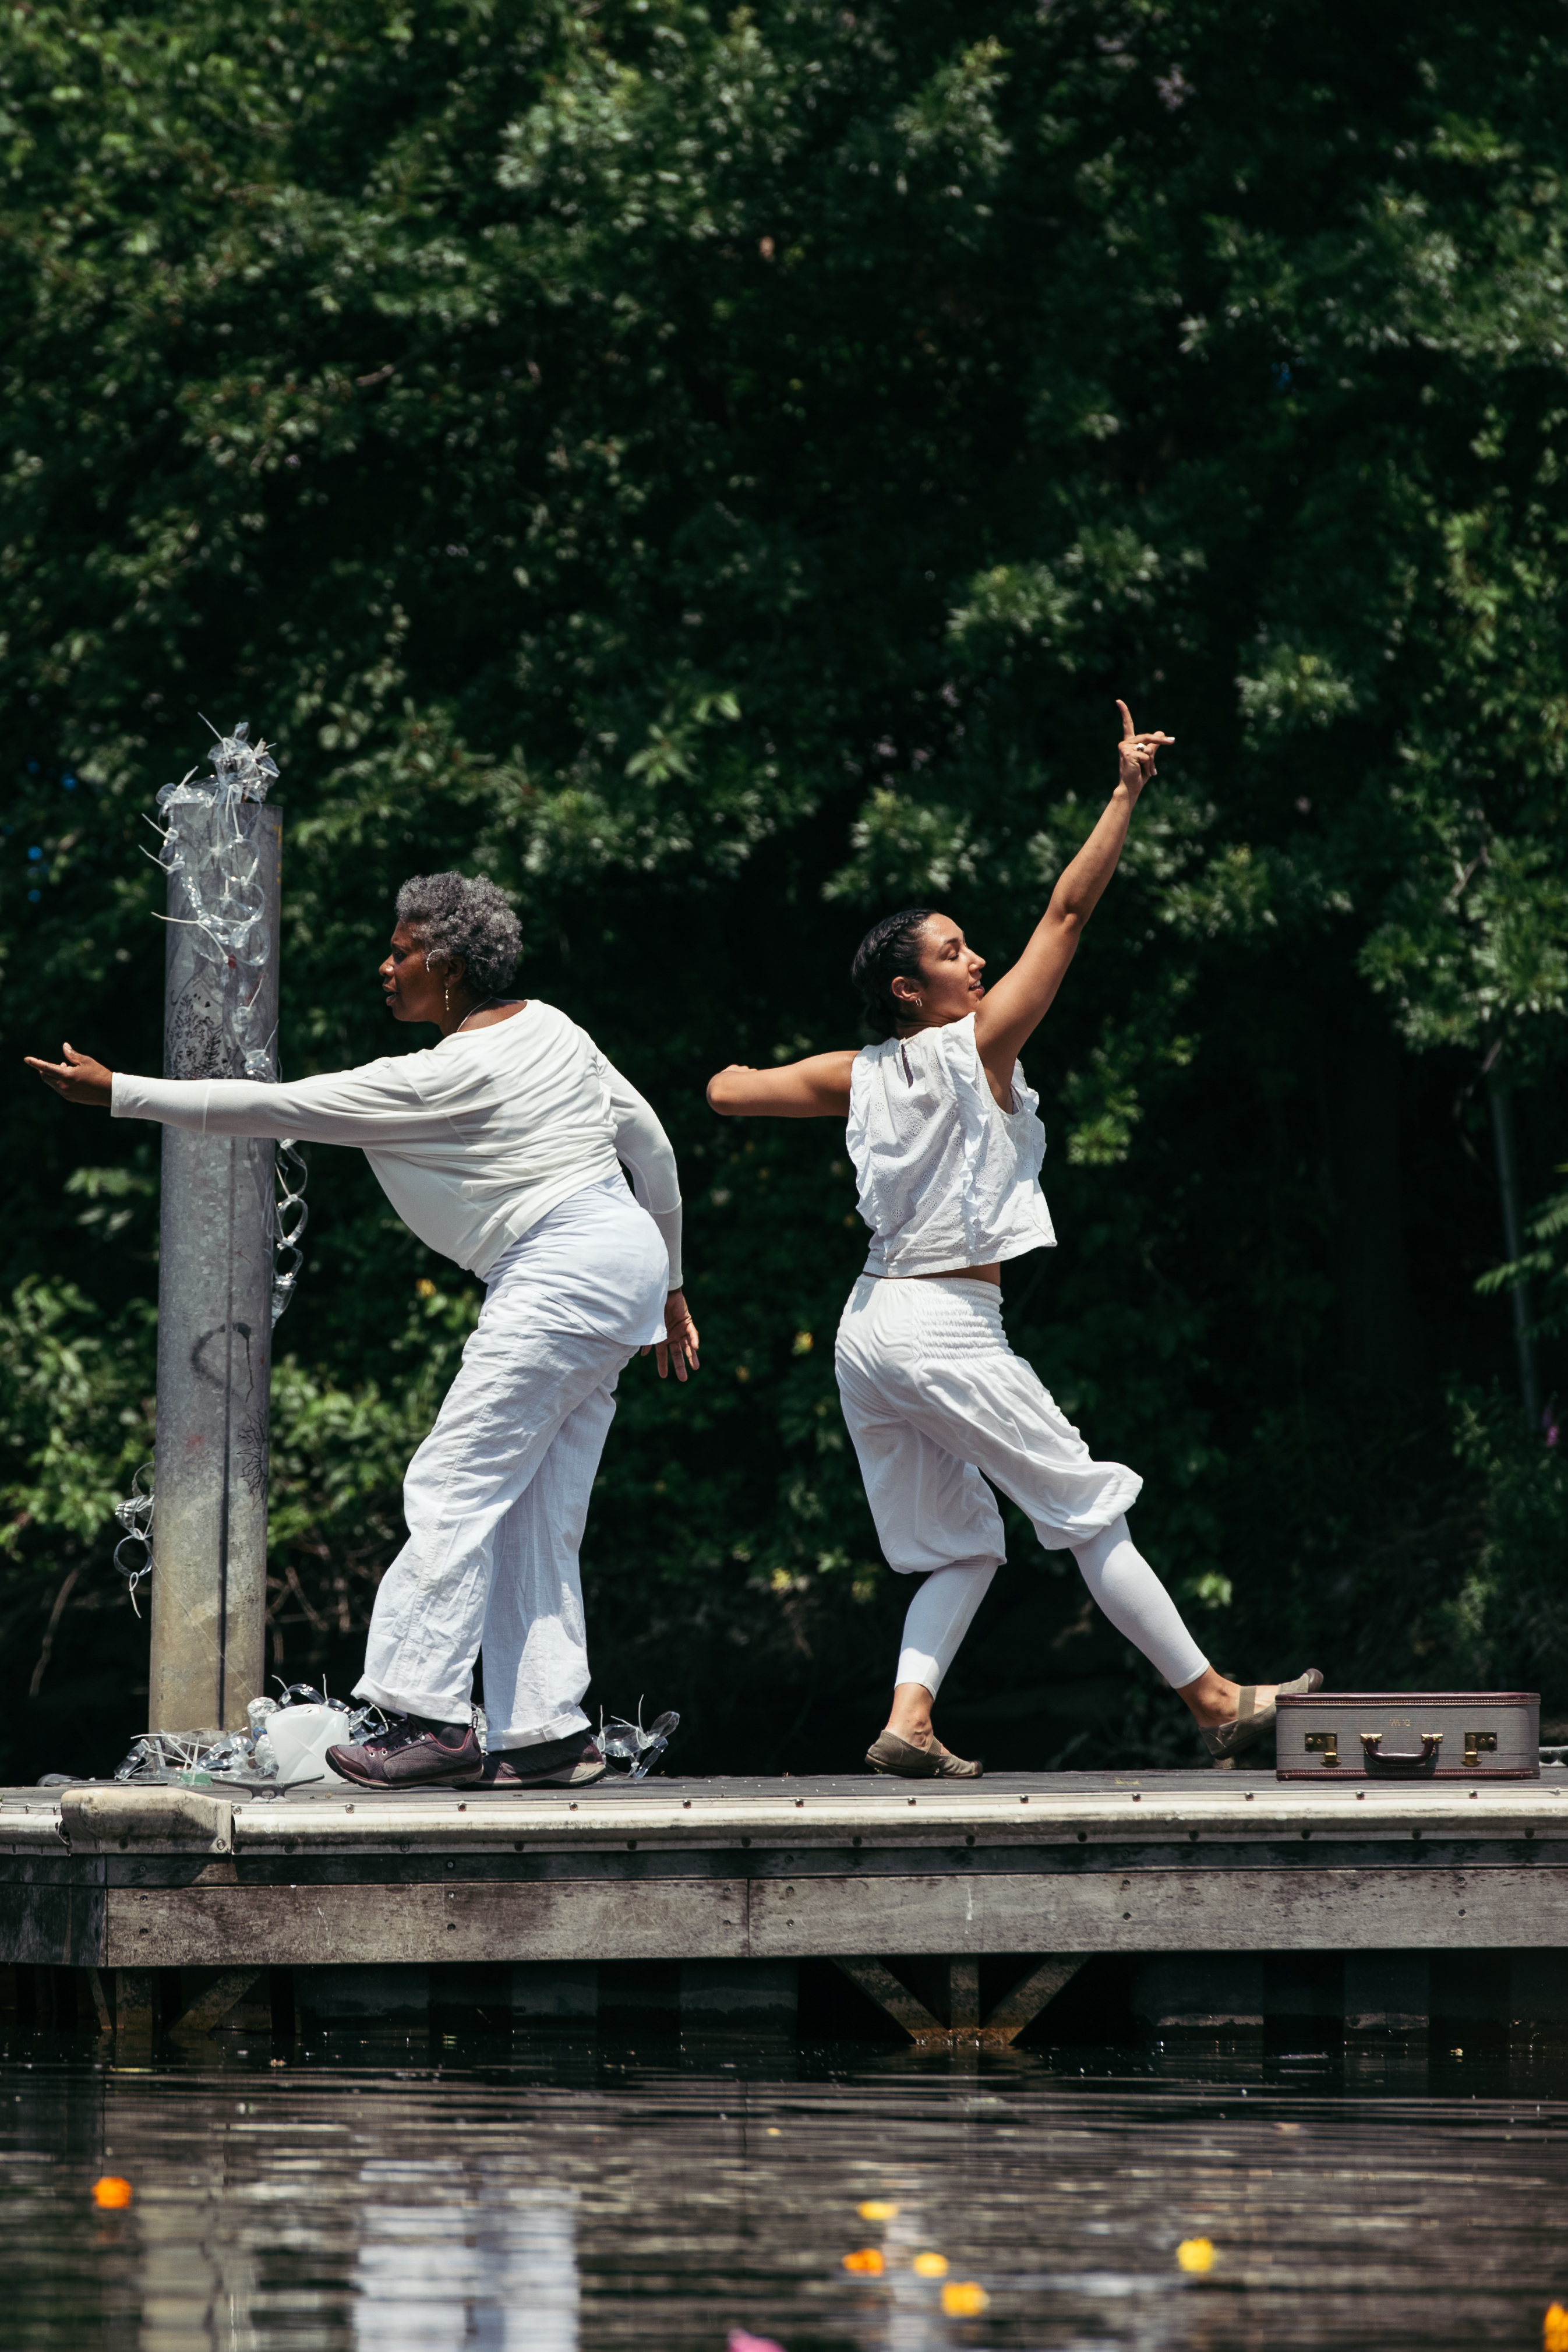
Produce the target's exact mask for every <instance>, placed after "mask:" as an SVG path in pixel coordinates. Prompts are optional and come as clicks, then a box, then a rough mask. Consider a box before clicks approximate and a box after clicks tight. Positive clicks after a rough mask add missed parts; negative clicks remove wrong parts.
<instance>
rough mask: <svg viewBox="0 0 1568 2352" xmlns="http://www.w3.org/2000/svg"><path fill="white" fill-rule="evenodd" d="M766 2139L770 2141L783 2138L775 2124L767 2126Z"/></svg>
mask: <svg viewBox="0 0 1568 2352" xmlns="http://www.w3.org/2000/svg"><path fill="white" fill-rule="evenodd" d="M768 2137H769V2138H770V2139H782V2138H783V2137H784V2134H783V2132H782V2131H781V2130H780V2129H779V2126H778V2125H777V2124H770V2125H769V2126H768Z"/></svg>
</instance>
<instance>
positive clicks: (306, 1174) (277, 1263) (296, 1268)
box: [272, 1138, 310, 1324]
mask: <svg viewBox="0 0 1568 2352" xmlns="http://www.w3.org/2000/svg"><path fill="white" fill-rule="evenodd" d="M275 1164H276V1168H277V1174H278V1198H277V1200H276V1201H275V1202H274V1203H273V1208H272V1246H273V1250H274V1252H275V1255H274V1258H273V1265H272V1320H273V1323H274V1324H276V1323H277V1321H278V1318H279V1316H280V1315H281V1314H282V1313H283V1312H284V1310H285V1308H286V1307H288V1305H289V1300H290V1299H291V1298H292V1297H293V1296H294V1286H295V1284H296V1283H297V1282H298V1281H299V1279H300V1267H301V1266H302V1265H304V1263H305V1253H304V1251H303V1250H302V1249H301V1248H300V1243H301V1241H302V1240H303V1239H304V1235H305V1228H306V1226H307V1225H308V1224H309V1223H310V1210H309V1209H308V1208H307V1207H306V1205H305V1186H306V1184H307V1183H308V1182H309V1181H310V1170H309V1169H308V1168H307V1167H306V1165H305V1162H304V1159H303V1157H302V1155H301V1153H300V1150H299V1149H298V1147H297V1146H296V1145H295V1144H294V1143H293V1142H292V1141H291V1140H290V1139H287V1138H285V1139H284V1140H283V1141H281V1142H280V1143H279V1146H278V1158H277V1161H276V1163H275Z"/></svg>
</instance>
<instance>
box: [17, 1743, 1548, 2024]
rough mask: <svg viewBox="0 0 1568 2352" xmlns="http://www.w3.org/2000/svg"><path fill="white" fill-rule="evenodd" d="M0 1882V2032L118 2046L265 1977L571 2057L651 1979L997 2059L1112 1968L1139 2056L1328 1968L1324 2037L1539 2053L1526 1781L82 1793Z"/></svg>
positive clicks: (34, 1833) (773, 2013) (732, 2010)
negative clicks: (433, 2012) (1280, 1984)
mask: <svg viewBox="0 0 1568 2352" xmlns="http://www.w3.org/2000/svg"><path fill="white" fill-rule="evenodd" d="M0 1878H3V1881H4V1897H3V1899H0V1963H5V1964H6V1966H7V1967H8V1968H9V1969H10V1970H11V1972H12V1978H11V1981H12V1982H13V1983H14V1984H21V1985H22V1987H23V1990H22V1992H21V1993H20V1994H18V1993H16V1992H15V1991H14V1992H13V1996H12V1997H13V1999H22V2000H24V2001H25V2000H26V1981H27V1979H26V1972H27V1971H29V1970H31V1971H36V1972H42V1974H41V1976H37V1977H36V1978H35V1979H32V1981H33V1983H34V1984H35V1987H36V1988H37V2000H38V2001H39V2002H40V2003H41V2004H43V2005H44V2006H45V2007H47V2005H48V2003H49V2002H50V2001H51V2000H53V2001H55V2003H56V2011H58V2014H60V2015H62V2016H63V2015H64V2014H65V2012H66V2011H68V2010H69V2009H71V2008H72V2007H73V2005H74V2011H75V2013H76V2015H77V2016H78V2017H79V2019H81V2020H82V2021H86V2022H88V2023H91V2022H93V2021H94V2020H96V2022H97V2024H98V2025H99V2026H100V2027H101V2028H104V2029H106V2030H107V2029H110V2028H111V2029H112V2030H113V2031H114V2032H116V2034H117V2035H118V2036H120V2037H121V2038H125V2037H129V2038H131V2039H132V2040H134V2039H135V2038H137V2037H138V2036H141V2037H143V2038H144V2037H145V2036H147V2035H150V2034H151V2033H153V2032H156V2031H158V2030H161V2029H162V2030H169V2031H173V2032H175V2033H176V2034H184V2035H190V2034H195V2033H202V2032H208V2031H211V2030H213V2029H214V2028H216V2026H217V2025H219V2024H220V2023H221V2022H222V2021H223V2020H224V2018H225V2017H226V2016H227V2015H229V2014H230V2013H231V2012H232V2013H234V2014H237V2015H244V2014H246V2013H247V2012H246V2010H245V2003H246V2001H247V1998H251V1997H253V1996H254V1994H255V1990H256V1986H257V1983H258V1979H259V1977H260V1975H261V1973H262V1972H263V1971H272V1972H273V1977H272V1979H271V1981H272V1982H274V1983H276V1981H277V1972H278V1971H285V1970H286V1971H290V1972H292V1981H293V1983H294V1985H295V1987H296V2001H297V2005H298V2007H299V2008H300V2010H301V2011H306V2012H308V2011H310V2010H311V2009H312V2005H314V2008H315V2010H316V2011H319V2013H321V2014H324V2015H329V2016H339V2017H342V2016H349V2015H353V2014H356V2013H363V2014H374V2013H410V2014H411V2013H415V2012H416V2011H418V2009H419V2006H420V2002H421V2000H425V2001H426V2003H427V2002H428V2001H429V2000H432V1999H434V1998H435V1992H434V1990H432V1989H433V1988H434V1987H435V1986H436V1985H437V1980H442V1979H452V1978H455V1977H458V1976H461V1975H462V1972H464V1971H468V1972H469V1973H470V1977H471V1976H472V1975H473V1972H475V1971H478V1972H479V1974H480V1975H481V1976H483V1975H484V1974H485V1972H487V1971H488V1972H489V1976H488V1979H487V1980H488V1981H489V1983H490V1985H491V1987H492V2004H493V2001H494V2000H499V2001H500V2005H501V2007H502V2008H504V2009H505V2010H506V2011H508V2013H509V2014H510V2017H511V2018H512V2020H513V2021H514V2023H523V2024H525V2023H526V2022H527V2021H529V2020H540V2021H545V2020H549V2019H552V2018H554V2019H563V2020H573V2019H576V2020H579V2021H588V2022H589V2023H590V2024H591V2022H592V2020H593V2017H594V2015H595V1994H594V1975H595V1970H598V1969H605V1968H610V1969H620V1970H622V1971H623V1973H624V1971H625V1969H626V1967H627V1965H628V1964H640V1965H642V1966H644V1967H646V1968H648V1969H657V1968H664V1969H668V1968H669V1966H670V1964H678V1965H679V1971H680V1981H681V1988H682V1990H681V1992H680V1995H679V2007H680V2013H681V2016H682V2018H683V2019H687V2018H689V2017H700V2016H707V2017H708V2018H710V2020H712V2021H724V2020H726V2019H727V2020H729V2021H731V2023H733V2024H739V2025H742V2026H743V2025H744V2024H745V2023H746V2021H748V2019H751V2020H752V2021H756V2022H757V2023H759V2024H761V2023H763V2022H764V2021H773V2022H774V2023H776V2022H777V2021H779V2020H780V2019H781V2018H783V2019H785V2020H786V2021H787V2018H788V2015H789V2013H790V2012H791V2011H792V2008H793V1994H792V1991H791V1986H792V1984H793V1982H794V1981H795V1974H796V1971H797V1969H798V1965H799V1964H800V1963H802V1962H805V1961H812V1962H831V1963H834V1964H836V1966H837V1969H839V1970H840V1971H841V1972H842V1973H843V1974H845V1975H847V1977H849V1978H850V1979H852V1980H853V1981H854V1982H855V1983H856V1984H857V1985H858V1987H859V1989H860V1991H861V1993H862V1994H863V1995H865V1996H867V1997H868V1999H869V2000H871V2001H874V2002H875V2003H877V2004H878V2005H879V2008H880V2010H881V2011H883V2012H884V2015H885V2017H887V2018H891V2019H893V2020H895V2021H897V2023H898V2024H899V2025H900V2027H901V2028H902V2029H903V2030H904V2031H905V2032H909V2033H910V2034H912V2035H914V2036H916V2037H917V2038H921V2039H927V2040H936V2039H941V2038H943V2037H950V2036H953V2035H968V2036H970V2037H975V2036H979V2037H983V2038H985V2039H989V2040H991V2041H993V2042H1008V2041H1010V2040H1012V2039H1013V2038H1014V2037H1015V2036H1016V2035H1017V2034H1018V2033H1020V2032H1024V2031H1025V2030H1026V2029H1027V2028H1028V2027H1029V2026H1030V2024H1031V2023H1032V2022H1034V2021H1036V2020H1037V2018H1039V2017H1040V2015H1041V2014H1042V2012H1043V2011H1044V2010H1045V2009H1046V2008H1047V2005H1048V2004H1049V2003H1050V2002H1051V2001H1052V2000H1054V1999H1056V1998H1057V1996H1058V1994H1059V1993H1060V1991H1061V1990H1062V1989H1063V1987H1064V1986H1066V1985H1067V1984H1068V1982H1069V1980H1070V1979H1073V1978H1074V1977H1075V1976H1076V1975H1077V1974H1078V1973H1079V1970H1080V1969H1083V1968H1084V1967H1086V1966H1087V1965H1088V1964H1089V1963H1092V1962H1093V1961H1095V1960H1097V1959H1106V1958H1120V1959H1126V1958H1133V1959H1135V1960H1136V1961H1137V1963H1138V1965H1139V1969H1140V1971H1141V1975H1140V1979H1139V1980H1140V1981H1141V1982H1142V1984H1144V1985H1145V1987H1150V1986H1152V1988H1153V1990H1152V1991H1150V1992H1149V1993H1148V1994H1147V1999H1146V2000H1145V2006H1144V2011H1143V2012H1142V2013H1143V2014H1145V2015H1146V2016H1147V2018H1148V2020H1149V2021H1150V2023H1151V2024H1152V2026H1153V2027H1154V2028H1155V2029H1157V2030H1177V2029H1179V2028H1181V2027H1183V2026H1189V2027H1193V2028H1194V2029H1196V2028H1208V2029H1212V2030H1220V2029H1222V2028H1225V2027H1227V2026H1230V2027H1235V2028H1237V2030H1244V2029H1245V2028H1246V2027H1247V2025H1248V2024H1249V2023H1250V2022H1253V2021H1258V2020H1260V2019H1261V2018H1262V2017H1263V2016H1264V2015H1266V2014H1267V2012H1268V2000H1267V1996H1266V1994H1265V1992H1264V1991H1263V1990H1261V1988H1262V1987H1263V1985H1264V1981H1265V1970H1264V1966H1263V1963H1264V1960H1265V1957H1266V1956H1268V1958H1270V1961H1271V1963H1274V1964H1278V1963H1279V1962H1281V1961H1282V1960H1289V1959H1290V1958H1291V1956H1294V1959H1295V1961H1297V1962H1300V1961H1304V1960H1305V1959H1306V1958H1310V1957H1311V1956H1316V1957H1317V1958H1318V1959H1319V1960H1327V1961H1328V1962H1330V1963H1331V1964H1332V1965H1333V1966H1334V1967H1336V1968H1338V1969H1340V1971H1341V1976H1340V1979H1339V1980H1340V1981H1341V1982H1342V1988H1343V1990H1342V2022H1343V2024H1344V2026H1345V2030H1346V2031H1350V2030H1352V2028H1353V2027H1354V2025H1355V2023H1356V2021H1364V2020H1370V2021H1373V2026H1375V2024H1376V2021H1378V2020H1379V2019H1381V2020H1382V2021H1383V2023H1384V2027H1385V2028H1387V2030H1396V2029H1397V2027H1398V2021H1400V2020H1402V2019H1403V2020H1405V2021H1406V2023H1407V2024H1408V2025H1409V2026H1410V2028H1411V2030H1414V2029H1415V2023H1416V2021H1419V2024H1420V2027H1421V2030H1423V2031H1424V2030H1425V2024H1426V2008H1424V2007H1423V2001H1424V2000H1425V2001H1426V2006H1427V2007H1428V2008H1429V2007H1430V2005H1431V1999H1432V1996H1431V1992H1430V1986H1431V1984H1432V1982H1433V1978H1432V1968H1433V1966H1434V1964H1435V1963H1437V1964H1441V1965H1446V1966H1447V1967H1448V1968H1449V1969H1450V1972H1451V1973H1452V1971H1453V1970H1454V1969H1458V1975H1459V1978H1460V1979H1467V1978H1468V1980H1470V1981H1472V1982H1479V1980H1480V1978H1481V1977H1482V1976H1487V1978H1488V1981H1489V1983H1491V1984H1492V1985H1493V1987H1494V1992H1493V1994H1492V1996H1491V1999H1492V2002H1493V2006H1494V2007H1495V2006H1496V2005H1497V2003H1498V2002H1499V2001H1500V2002H1501V2005H1502V2007H1503V2009H1504V2010H1505V2011H1507V2012H1508V2015H1507V2017H1506V2018H1505V2020H1504V2022H1510V2023H1522V2024H1524V2025H1525V2026H1527V2027H1528V2028H1529V2030H1531V2031H1536V2030H1542V2031H1568V1772H1564V1771H1563V1770H1562V1769H1552V1768H1549V1769H1546V1770H1545V1771H1544V1772H1543V1774H1542V1779H1541V1780H1539V1781H1537V1782H1523V1783H1519V1782H1514V1783H1498V1784H1492V1785H1485V1784H1481V1785H1478V1786H1475V1787H1471V1788H1466V1787H1464V1786H1462V1785H1458V1784H1456V1783H1452V1782H1446V1783H1439V1784H1429V1785H1426V1786H1420V1785H1414V1786H1413V1785H1410V1784H1408V1783H1405V1784H1401V1783H1393V1782H1391V1783H1387V1784H1378V1785H1374V1786H1372V1787H1366V1788H1362V1789H1355V1788H1352V1787H1349V1786H1347V1785H1345V1784H1343V1783H1336V1784H1332V1785H1325V1786H1323V1787H1321V1788H1314V1787H1311V1786H1310V1785H1303V1784H1300V1783H1280V1782H1279V1781H1277V1780H1275V1778H1274V1776H1273V1774H1272V1773H1271V1772H1239V1771H1238V1772H1226V1773H1219V1772H1206V1771H1193V1772H1149V1773H1144V1774H1131V1773H1125V1774H1108V1773H1086V1772H1060V1773H1052V1774H1017V1773H998V1774H995V1775H994V1776H991V1777H988V1778H986V1779H984V1780H978V1781H948V1782H940V1781H939V1782H921V1783H910V1782H905V1781H899V1780H882V1779H875V1778H871V1777H866V1778H849V1777H844V1778H826V1777H824V1778H802V1779H782V1780H748V1779H742V1778H735V1779H721V1780H679V1779H675V1778H671V1777H660V1778H658V1779H657V1780H647V1781H644V1782H641V1783H639V1784H637V1785H635V1786H633V1785H629V1784H627V1783H626V1782H623V1781H615V1782H607V1783H602V1784H601V1785H600V1786H598V1787H597V1788H594V1789H589V1790H580V1791H576V1792H572V1791H568V1790H540V1791H531V1792H528V1793H522V1794H504V1793H500V1792H493V1791H489V1790H439V1791H426V1792H417V1793H409V1794H406V1795H399V1796H394V1797H376V1796H373V1795H367V1794H366V1793H365V1792H364V1791H363V1790H353V1789H351V1788H346V1787H344V1786H342V1784H336V1783H334V1784H333V1785H332V1786H331V1788H325V1787H323V1788H319V1789H317V1788H312V1789H306V1790H290V1791H284V1792H279V1793H278V1794H270V1793H269V1794H265V1795H258V1794H247V1793H245V1792H241V1791H225V1790H220V1789H217V1788H214V1789H211V1790H195V1789H192V1790H185V1789H146V1788H141V1789H138V1788H122V1787H118V1786H114V1785H111V1784H104V1783H87V1784H78V1785H76V1786H71V1787H68V1788H65V1789H63V1790H38V1789H17V1790H5V1791H4V1792H0ZM1500 1958H1501V1961H1502V1965H1503V1967H1504V1975H1505V1979H1506V1987H1505V1990H1502V1991H1501V1992H1500V1993H1499V1992H1497V1991H1496V1990H1495V1987H1496V1986H1497V1984H1498V1982H1499V1979H1498V1977H1497V1969H1498V1965H1499V1962H1500ZM1004 1961H1005V1962H1007V1963H1008V1964H1009V1966H1008V1967H1007V1968H1006V1969H1005V1970H1002V1973H1003V1974H1004V1975H1005V1977H1006V1978H1007V1982H1006V1984H1005V1987H1004V1988H1003V1990H1001V1991H1000V1993H998V1991H997V1990H996V1986H997V1983H998V1971H999V1969H1001V1964H1002V1963H1003V1962H1004ZM60 1971H65V1972H68V1977H69V1979H70V1980H71V1982H72V1983H74V1985H75V1987H76V1990H75V1994H74V1996H73V1997H70V1998H68V1997H66V1996H65V1995H63V1994H59V1993H58V1988H57V1987H56V1983H55V1979H56V1976H57V1975H58V1972H60ZM983 1971H984V1984H985V1988H986V1989H985V1992H984V2000H983V1999H982V1986H983ZM1391 1971H1392V1973H1391ZM51 1972H55V1974H53V1975H52V1974H51ZM1402 1972H1403V1973H1402ZM1488 1972H1489V1974H1488ZM1285 1973H1286V1975H1287V1976H1289V1974H1290V1969H1289V1967H1288V1968H1287V1969H1286V1971H1285ZM1300 1973H1301V1971H1300V1967H1299V1966H1298V1967H1296V1969H1295V1976H1296V1978H1297V1979H1300ZM1320 1973H1321V1972H1320ZM1273 1974H1274V1976H1275V1978H1276V1979H1279V1974H1280V1970H1279V1965H1274V1966H1273ZM497 1985H499V1986H500V1988H501V1990H500V1992H499V1993H498V1992H495V1991H494V1988H495V1987H496V1986H497ZM1379 1986H1381V1987H1382V1988H1383V1990H1382V1991H1381V1992H1380V1991H1379V1990H1378V1987H1379ZM1162 1987H1163V1988H1164V1990H1163V1992H1162V1990H1161V1988H1162ZM1358 1987H1360V1988H1361V1989H1362V1990H1360V1991H1359V1992H1358V1990H1357V1988H1358ZM1391 1987H1392V1990H1390V1988H1391ZM1423 1987H1426V1988H1427V1990H1426V1992H1425V1993H1424V1992H1423V1990H1422V1988H1423ZM421 1988H423V1990H421ZM1183 1988H1185V1990H1183ZM1248 1988H1251V1990H1248ZM1401 1988H1403V1990H1401ZM89 1996H90V1998H89ZM1314 1998H1321V1996H1314ZM356 2001H358V2002H359V2003H360V2004H361V2008H360V2010H358V2011H356V2008H355V2003H356ZM1380 2003H1381V2006H1380ZM1162 2004H1163V2005H1162ZM1390 2021H1393V2022H1392V2024H1391V2023H1390Z"/></svg>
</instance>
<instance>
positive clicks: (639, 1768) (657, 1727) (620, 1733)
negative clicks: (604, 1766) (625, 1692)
mask: <svg viewBox="0 0 1568 2352" xmlns="http://www.w3.org/2000/svg"><path fill="white" fill-rule="evenodd" d="M679 1728H680V1717H679V1715H677V1713H676V1712H675V1709H674V1708H673V1707H667V1708H666V1709H665V1711H664V1713H663V1714H662V1715H656V1716H655V1717H654V1719H653V1721H652V1722H651V1723H650V1724H649V1726H648V1727H647V1730H646V1731H645V1730H644V1729H643V1725H642V1701H641V1699H640V1698H639V1699H638V1701H637V1721H636V1722H635V1723H627V1722H626V1719H625V1717H622V1716H618V1715H611V1716H606V1715H605V1711H604V1709H603V1707H601V1708H600V1710H599V1746H600V1748H601V1749H602V1750H603V1752H604V1755H605V1759H606V1760H607V1761H608V1762H609V1763H611V1764H624V1765H626V1766H628V1767H629V1768H630V1769H628V1770H627V1771H626V1773H625V1774H624V1775H623V1778H625V1779H626V1780H647V1776H648V1774H649V1773H650V1772H651V1771H652V1770H653V1768H654V1766H655V1765H656V1764H657V1763H658V1759H659V1758H660V1757H661V1756H662V1755H663V1754H664V1751H665V1749H666V1748H668V1746H669V1743H670V1741H671V1740H672V1739H673V1738H674V1737H675V1734H676V1733H677V1732H678V1731H679Z"/></svg>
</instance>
